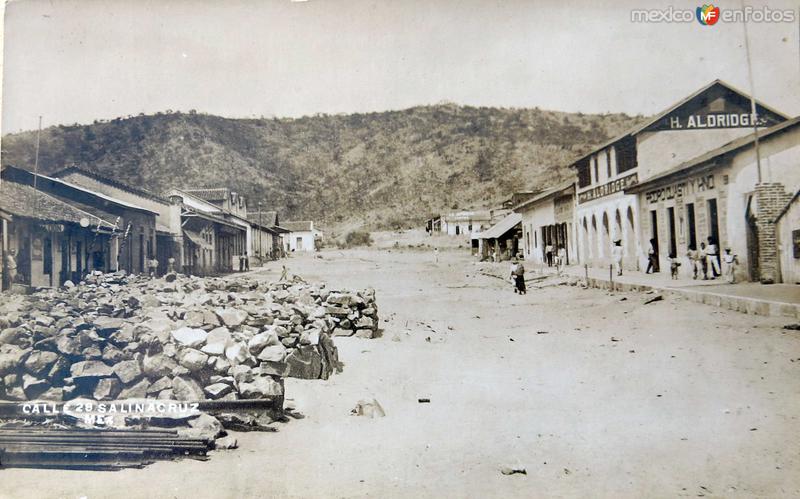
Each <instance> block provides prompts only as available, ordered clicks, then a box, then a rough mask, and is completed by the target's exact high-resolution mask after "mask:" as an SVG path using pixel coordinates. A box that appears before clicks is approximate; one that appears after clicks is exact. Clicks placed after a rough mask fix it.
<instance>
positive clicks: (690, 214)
mask: <svg viewBox="0 0 800 499" xmlns="http://www.w3.org/2000/svg"><path fill="white" fill-rule="evenodd" d="M686 223H687V225H688V226H689V248H691V249H693V250H696V249H697V227H695V222H694V203H689V204H687V205H686Z"/></svg>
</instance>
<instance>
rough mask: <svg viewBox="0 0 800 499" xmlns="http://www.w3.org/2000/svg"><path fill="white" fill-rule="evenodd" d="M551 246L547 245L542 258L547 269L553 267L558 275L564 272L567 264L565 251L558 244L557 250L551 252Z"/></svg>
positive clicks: (550, 244)
mask: <svg viewBox="0 0 800 499" xmlns="http://www.w3.org/2000/svg"><path fill="white" fill-rule="evenodd" d="M553 250H554V248H553V244H552V243H549V242H548V243H547V244H546V245H545V247H544V257H545V261H546V262H547V266H548V267H553V266H554V265H555V267H556V269H557V270H558V273H559V275H561V274H562V273H563V272H564V266H565V265H566V264H567V249H566V248H565V247H564V246H563V245H561V244H559V245H558V248H556V249H555V252H554V251H553Z"/></svg>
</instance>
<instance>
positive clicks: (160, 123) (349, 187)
mask: <svg viewBox="0 0 800 499" xmlns="http://www.w3.org/2000/svg"><path fill="white" fill-rule="evenodd" d="M636 121H637V118H632V117H629V116H627V115H624V114H606V115H584V114H581V113H578V114H570V113H561V112H554V111H544V110H539V109H498V108H485V107H481V108H476V107H466V106H457V105H452V104H441V105H435V106H421V107H414V108H411V109H406V110H402V111H387V112H378V113H366V114H350V115H334V116H330V115H316V116H309V117H303V118H297V119H277V118H274V119H229V118H222V117H219V116H213V115H206V114H198V113H196V112H193V111H190V112H189V113H172V112H168V113H158V114H155V115H140V116H135V117H127V118H118V119H114V120H111V121H96V122H95V123H93V124H90V125H70V126H54V127H50V128H47V129H45V130H43V131H42V135H41V149H40V156H39V165H40V171H41V172H42V173H45V174H46V173H52V172H54V171H56V170H58V169H60V168H62V167H64V166H69V165H73V164H75V165H79V166H81V167H84V168H87V169H89V170H93V171H96V172H99V173H102V174H103V175H106V176H111V177H112V178H116V179H118V180H120V181H122V182H126V183H130V184H132V185H137V186H141V187H144V188H147V189H150V190H152V191H154V192H163V191H165V190H166V189H168V188H170V187H179V188H191V187H214V186H229V187H231V188H233V189H235V190H236V191H238V192H240V193H243V194H244V195H245V196H247V199H248V203H249V204H250V206H253V207H255V205H256V203H257V202H258V201H261V202H263V203H264V208H265V209H267V208H269V209H278V210H279V212H280V213H281V215H282V217H281V218H282V219H283V220H288V219H292V218H294V219H299V218H303V219H314V220H317V221H318V222H319V223H320V224H322V225H323V226H332V225H342V224H347V225H362V224H363V225H366V226H368V227H371V228H393V227H399V226H409V225H411V224H416V223H419V222H420V221H422V220H424V219H425V218H426V217H427V216H429V214H431V213H436V212H440V211H444V210H450V209H454V208H468V207H469V208H473V207H474V208H478V207H484V206H489V205H491V204H493V203H495V202H498V201H500V200H502V199H503V198H506V197H508V195H509V194H510V193H511V192H513V191H520V190H541V189H544V188H546V187H549V186H551V185H553V184H555V183H557V182H559V181H561V180H563V179H564V178H566V176H567V175H568V174H569V172H568V169H567V168H565V166H564V165H566V164H568V162H569V161H570V160H572V159H574V158H575V157H576V156H577V155H579V154H580V153H584V152H586V151H587V150H588V149H589V148H590V147H591V146H592V145H594V144H597V143H600V142H602V141H604V140H606V139H607V138H609V137H610V136H612V135H615V134H617V133H620V132H621V131H623V130H624V129H626V128H628V127H630V126H632V125H633V124H634V123H635V122H636ZM35 141H36V132H23V133H19V134H13V135H7V136H5V137H3V142H2V151H3V152H2V162H3V164H13V165H17V166H20V167H23V168H32V165H33V164H34V151H35Z"/></svg>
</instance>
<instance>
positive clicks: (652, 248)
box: [645, 238, 658, 274]
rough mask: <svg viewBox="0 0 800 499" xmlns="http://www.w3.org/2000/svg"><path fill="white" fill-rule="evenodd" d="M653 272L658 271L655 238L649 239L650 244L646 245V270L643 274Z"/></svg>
mask: <svg viewBox="0 0 800 499" xmlns="http://www.w3.org/2000/svg"><path fill="white" fill-rule="evenodd" d="M654 272H658V245H657V244H656V240H655V238H653V239H650V245H649V246H648V247H647V270H646V271H645V274H652V273H654Z"/></svg>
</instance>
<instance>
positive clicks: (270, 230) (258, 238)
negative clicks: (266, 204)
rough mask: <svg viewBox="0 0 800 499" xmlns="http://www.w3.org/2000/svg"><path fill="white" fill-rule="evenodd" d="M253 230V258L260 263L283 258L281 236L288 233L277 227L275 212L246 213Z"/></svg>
mask: <svg viewBox="0 0 800 499" xmlns="http://www.w3.org/2000/svg"><path fill="white" fill-rule="evenodd" d="M247 219H248V220H249V221H250V222H251V224H253V225H252V227H253V230H254V231H255V233H254V234H253V246H252V248H253V251H252V254H253V256H254V258H255V259H256V260H257V261H259V262H260V263H262V264H263V263H264V262H266V261H268V260H276V259H278V258H280V257H281V256H283V247H284V245H283V235H284V234H286V233H287V232H288V231H286V230H285V229H283V228H281V227H279V226H278V212H277V211H248V212H247Z"/></svg>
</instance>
